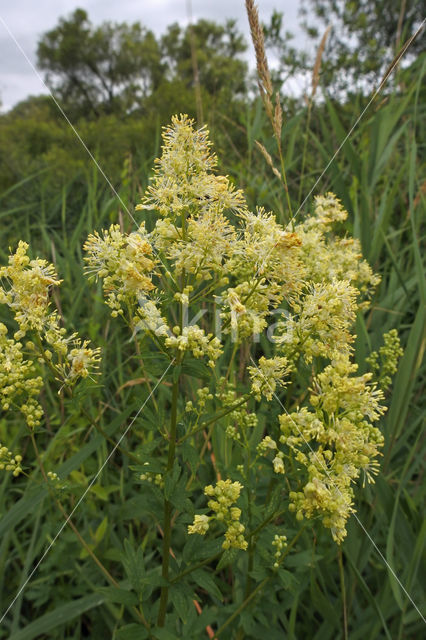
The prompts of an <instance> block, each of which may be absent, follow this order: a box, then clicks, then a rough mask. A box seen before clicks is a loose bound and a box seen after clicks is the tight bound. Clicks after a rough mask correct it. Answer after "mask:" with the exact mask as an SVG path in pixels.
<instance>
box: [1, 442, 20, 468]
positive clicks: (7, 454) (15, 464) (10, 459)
mask: <svg viewBox="0 0 426 640" xmlns="http://www.w3.org/2000/svg"><path fill="white" fill-rule="evenodd" d="M21 462H22V456H20V455H15V456H14V455H13V453H12V452H11V451H9V449H8V448H7V447H4V446H2V444H1V442H0V469H4V470H5V471H11V472H12V475H14V476H19V474H20V473H22V467H21Z"/></svg>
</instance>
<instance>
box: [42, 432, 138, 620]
mask: <svg viewBox="0 0 426 640" xmlns="http://www.w3.org/2000/svg"><path fill="white" fill-rule="evenodd" d="M30 436H31V442H32V445H33V448H34V452H35V454H36V458H37V462H38V466H39V468H40V471H41V475H42V476H43V480H44V481H45V483H46V486H47V490H48V492H49V495H50V497H51V498H52V499H53V501H54V502H55V504H56V506H57V508H58V509H59V511H60V512H61V514H62V516H63V517H64V518H65V521H66V523H67V524H68V525H69V527H70V528H71V529H72V530H73V532H74V534H75V535H76V537H77V539H78V541H79V542H80V544H81V546H82V547H83V549H85V551H86V552H87V554H88V555H89V556H90V557H91V558H92V560H93V561H94V562H95V564H96V565H97V566H98V568H99V569H100V570H101V571H102V573H103V575H104V576H105V578H106V579H107V580H108V582H109V583H110V584H112V585H113V586H114V587H116V588H120V585H119V583H118V582H117V580H115V579H114V578H113V577H112V575H111V574H110V572H109V571H108V569H107V568H106V567H105V566H104V565H103V564H102V562H101V561H100V560H99V558H98V557H97V556H96V554H95V553H94V552H93V550H92V549H91V548H90V546H89V545H88V544H87V542H86V541H85V539H84V538H83V537H82V535H81V533H80V532H79V530H78V529H77V527H76V526H75V524H74V523H73V521H72V520H71V517H70V516H69V515H68V513H67V512H66V511H65V509H64V507H63V506H62V503H61V502H60V501H59V500H58V498H57V497H56V496H55V494H54V492H53V491H52V488H51V486H50V483H49V479H48V477H47V474H46V470H45V468H44V465H43V462H42V459H41V456H40V452H39V450H38V447H37V443H36V441H35V437H34V433H33V432H32V431H31V434H30ZM132 611H133V613H134V614H135V615H136V616H137V618H138V619H139V620H140V621H141V622H142V623H143V624H144V625H145V627H148V623H147V621H146V619H145V617H144V615H143V614H142V613H141V612H140V611H139V610H138V609H137V608H136V607H132Z"/></svg>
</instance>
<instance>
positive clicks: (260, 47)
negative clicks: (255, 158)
mask: <svg viewBox="0 0 426 640" xmlns="http://www.w3.org/2000/svg"><path fill="white" fill-rule="evenodd" d="M246 9H247V15H248V20H249V25H250V33H251V39H252V41H253V46H254V51H255V55H256V68H257V77H258V86H259V92H260V96H261V98H262V102H263V105H264V107H265V111H266V114H267V116H268V118H269V120H270V121H271V123H272V126H273V127H274V133H275V135H277V130H278V127H277V126H276V124H277V123H276V116H275V110H274V108H273V106H272V101H271V98H272V94H273V88H272V80H271V74H270V71H269V67H268V60H267V58H266V53H265V40H264V37H263V29H262V27H261V25H260V20H259V11H258V9H257V6H256V5H255V3H254V2H253V0H246ZM280 132H281V131H280Z"/></svg>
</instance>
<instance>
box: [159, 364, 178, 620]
mask: <svg viewBox="0 0 426 640" xmlns="http://www.w3.org/2000/svg"><path fill="white" fill-rule="evenodd" d="M180 362H181V358H179V359H178V360H177V361H176V368H175V370H174V376H173V388H172V409H171V418H170V434H169V453H168V457H167V471H166V473H168V472H170V471H171V470H172V469H173V464H174V461H175V453H176V428H177V403H178V396H179V380H180V375H179V374H180ZM171 520H172V504H171V502H170V501H169V500H165V501H164V529H163V563H162V570H161V575H162V577H163V578H164V580H167V581H168V580H169V560H170V543H171V536H172V525H171ZM168 599H169V587H168V586H163V587H161V596H160V608H159V611H158V620H157V624H158V626H159V627H164V622H165V619H166V610H167V601H168Z"/></svg>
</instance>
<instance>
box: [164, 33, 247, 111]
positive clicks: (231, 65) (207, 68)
mask: <svg viewBox="0 0 426 640" xmlns="http://www.w3.org/2000/svg"><path fill="white" fill-rule="evenodd" d="M246 49H247V44H246V42H245V41H244V37H243V36H242V35H241V33H239V32H238V31H237V29H236V25H235V21H234V20H228V21H227V22H226V23H225V25H220V24H217V23H215V22H211V21H209V20H199V21H198V22H197V23H196V24H194V25H192V26H191V25H190V26H189V27H187V28H186V29H182V28H181V27H180V26H179V25H178V24H177V23H175V24H173V25H171V26H169V28H168V29H167V32H166V34H165V35H164V36H163V37H162V38H161V51H162V55H163V60H164V61H165V62H166V63H167V67H168V70H169V72H168V78H169V79H170V80H176V79H178V80H180V81H182V82H183V83H184V84H185V86H186V87H192V86H193V84H194V67H193V56H194V54H195V56H196V62H197V70H198V76H199V83H200V86H201V87H202V88H203V91H204V93H205V94H207V95H208V96H210V97H216V98H218V97H219V95H223V94H226V96H227V98H228V99H229V98H233V99H235V98H237V97H238V96H240V97H241V96H243V95H244V94H245V92H246V88H247V87H246V81H247V64H246V62H244V61H243V60H241V58H239V55H240V54H241V53H243V52H244V51H245V50H246Z"/></svg>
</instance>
